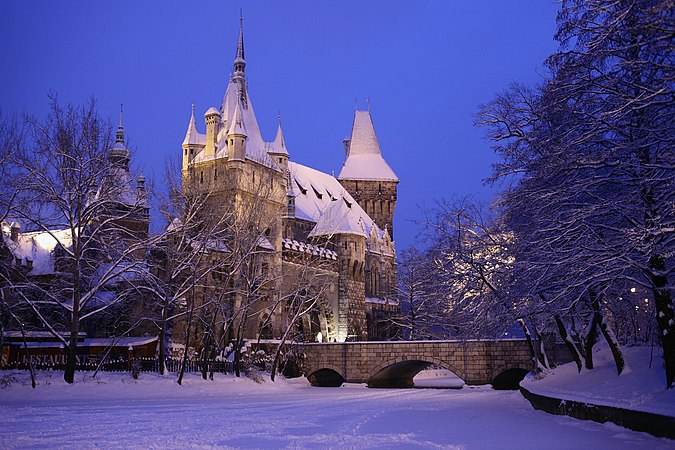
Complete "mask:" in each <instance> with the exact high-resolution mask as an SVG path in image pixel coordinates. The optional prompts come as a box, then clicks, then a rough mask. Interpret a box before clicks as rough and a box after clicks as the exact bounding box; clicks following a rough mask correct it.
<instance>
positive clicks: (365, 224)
mask: <svg viewBox="0 0 675 450" xmlns="http://www.w3.org/2000/svg"><path fill="white" fill-rule="evenodd" d="M288 171H289V178H290V182H291V186H290V188H291V191H292V193H293V196H294V197H295V217H297V218H300V219H304V220H308V221H310V222H315V223H316V226H315V227H314V229H313V230H312V232H311V233H310V236H321V235H331V234H341V233H351V234H358V235H362V236H365V237H367V236H368V235H369V234H370V233H371V229H372V228H374V229H375V231H376V233H377V234H378V235H379V236H380V237H383V236H384V232H383V231H382V230H380V229H379V227H378V226H377V225H376V224H375V222H373V220H372V219H371V218H370V217H369V216H368V214H366V212H365V211H364V210H363V209H362V208H361V206H359V204H358V203H357V202H356V201H355V200H354V198H353V197H352V196H351V195H350V194H349V192H347V190H346V189H345V188H344V187H343V186H342V185H341V184H340V182H339V181H338V180H337V179H336V178H335V177H334V176H332V175H329V174H327V173H323V172H320V171H318V170H315V169H312V168H310V167H307V166H303V165H302V164H298V163H295V162H292V161H291V162H289V163H288Z"/></svg>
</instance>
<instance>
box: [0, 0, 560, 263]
mask: <svg viewBox="0 0 675 450" xmlns="http://www.w3.org/2000/svg"><path fill="white" fill-rule="evenodd" d="M240 8H242V9H243V14H244V36H245V47H246V61H247V67H246V73H247V77H248V81H249V93H250V95H251V101H252V103H253V105H254V107H255V111H256V114H257V118H258V122H259V124H260V128H261V131H262V133H263V138H265V139H266V140H272V139H273V138H274V133H275V131H276V123H277V114H278V113H279V112H281V115H282V123H283V129H284V134H285V138H286V143H287V146H288V149H289V152H290V157H291V159H292V160H294V161H297V162H299V163H302V164H305V165H309V166H311V167H314V168H317V169H320V170H322V171H325V172H328V173H331V172H335V173H336V174H337V173H339V171H340V168H341V167H342V163H343V161H344V149H343V145H342V140H343V139H344V138H345V137H348V136H349V133H350V130H351V125H352V120H353V115H354V109H355V107H357V106H358V108H359V109H366V108H367V107H368V105H367V100H366V99H370V105H371V114H372V117H373V121H374V124H375V130H376V132H377V135H378V138H379V141H380V147H381V148H382V152H383V155H384V157H385V159H386V160H387V161H388V163H389V165H390V166H391V167H392V168H393V170H394V171H395V172H396V174H397V175H398V177H399V178H400V180H401V181H400V183H399V186H398V204H397V206H396V216H395V227H396V236H395V238H396V244H397V248H398V249H399V251H400V250H402V249H403V248H406V247H407V246H409V245H411V244H413V243H414V242H415V239H416V235H417V233H418V231H419V229H420V227H419V225H417V224H416V223H414V220H415V219H416V218H417V217H419V216H420V209H419V207H420V206H421V205H423V204H425V205H427V206H431V205H432V204H433V202H434V200H435V199H441V198H447V199H451V198H454V197H457V196H466V195H473V196H476V197H477V198H479V199H482V200H485V201H489V200H490V198H491V196H492V194H493V190H492V189H490V188H489V187H486V186H484V185H483V179H485V178H486V177H487V176H488V175H489V174H490V170H491V168H490V165H491V163H492V162H494V160H495V157H494V155H493V152H492V150H491V149H490V143H489V142H487V141H485V140H484V138H483V136H484V130H481V129H478V128H475V127H474V126H473V116H474V114H475V113H476V112H477V109H478V106H479V105H480V104H481V103H485V102H487V101H489V100H490V99H491V98H493V97H494V95H495V94H496V93H497V92H499V91H501V90H503V89H505V88H506V87H507V86H508V85H509V83H511V82H513V81H519V82H524V83H536V82H538V81H539V80H540V79H541V77H542V74H543V73H544V69H543V66H542V63H543V61H544V59H545V58H546V56H548V55H549V54H551V53H552V52H553V51H555V50H556V48H557V44H556V43H555V41H554V40H553V34H554V33H555V29H556V24H555V16H556V13H557V11H558V10H559V4H558V2H557V1H555V0H484V1H466V0H464V1H459V0H443V1H441V0H438V1H363V0H342V1H339V2H334V1H316V0H311V1H310V0H307V1H278V0H277V1H272V0H270V1H223V0H221V1H199V2H197V1H195V2H188V1H105V2H104V1H58V2H57V1H29V0H21V1H18V0H17V1H15V0H4V1H2V2H0V40H1V42H2V46H0V61H2V71H0V110H2V112H3V114H11V113H19V114H20V113H30V114H34V115H37V116H39V117H42V116H44V115H45V114H46V113H47V109H48V99H47V94H48V93H49V92H55V93H57V94H58V96H59V98H60V100H61V101H62V102H71V103H76V104H80V103H83V102H86V101H87V99H88V98H89V97H90V96H92V95H93V96H94V97H95V98H96V99H97V101H98V107H99V111H100V113H101V114H102V115H103V116H105V117H109V118H110V120H111V122H113V123H115V122H116V121H117V117H118V114H119V105H120V103H123V104H124V125H125V131H126V135H127V138H128V141H129V143H130V145H131V146H132V148H133V149H134V150H135V152H134V156H133V158H134V162H133V164H134V166H135V167H137V168H139V169H142V171H143V173H144V174H145V175H146V176H148V177H151V178H152V179H153V180H154V181H155V184H156V185H157V186H158V187H161V186H162V184H163V183H162V174H163V172H164V161H165V159H166V158H167V157H168V156H169V155H170V154H172V153H175V154H179V153H180V145H181V142H182V141H183V138H184V136H185V130H186V127H187V124H188V120H189V117H190V105H191V103H192V102H194V103H195V108H196V112H197V115H198V127H199V129H200V131H201V132H204V131H205V129H204V125H203V118H201V115H202V114H203V113H204V112H205V111H206V110H207V109H208V108H209V107H210V106H219V105H220V102H221V100H222V97H223V94H224V93H225V88H226V86H227V81H228V79H229V75H230V73H231V71H232V61H233V59H234V54H235V49H236V39H237V33H238V28H239V10H240Z"/></svg>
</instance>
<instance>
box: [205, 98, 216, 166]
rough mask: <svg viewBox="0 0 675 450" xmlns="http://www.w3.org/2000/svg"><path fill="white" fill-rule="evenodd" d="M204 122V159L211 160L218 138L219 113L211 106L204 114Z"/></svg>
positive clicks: (214, 153)
mask: <svg viewBox="0 0 675 450" xmlns="http://www.w3.org/2000/svg"><path fill="white" fill-rule="evenodd" d="M204 121H205V122H206V146H205V147H204V157H205V158H213V157H214V156H215V155H216V144H217V141H216V140H217V138H218V125H219V124H220V112H218V110H217V109H216V108H214V107H213V106H212V107H210V108H209V109H208V110H207V111H206V113H204Z"/></svg>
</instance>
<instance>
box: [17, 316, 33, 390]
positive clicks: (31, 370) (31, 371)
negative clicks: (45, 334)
mask: <svg viewBox="0 0 675 450" xmlns="http://www.w3.org/2000/svg"><path fill="white" fill-rule="evenodd" d="M19 326H20V327H21V338H22V339H23V346H24V348H25V349H26V360H27V361H28V371H29V372H30V385H31V387H32V388H33V389H35V371H34V370H33V360H32V359H31V357H30V354H29V353H28V342H26V330H25V328H24V326H23V323H22V322H19Z"/></svg>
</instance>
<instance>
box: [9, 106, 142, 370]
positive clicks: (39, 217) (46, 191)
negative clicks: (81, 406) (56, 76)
mask: <svg viewBox="0 0 675 450" xmlns="http://www.w3.org/2000/svg"><path fill="white" fill-rule="evenodd" d="M27 123H28V127H29V131H30V146H29V148H28V151H27V153H26V155H25V157H24V158H23V159H22V161H21V164H22V167H23V169H24V170H25V172H26V173H27V174H28V176H27V178H26V181H25V184H26V189H25V191H24V192H25V193H26V207H24V208H21V209H20V210H16V214H17V216H18V217H20V219H21V220H22V221H23V222H24V223H26V224H28V226H29V227H30V228H31V229H32V230H35V231H36V232H40V233H42V234H43V235H44V236H46V237H47V238H48V239H49V240H51V243H52V244H53V247H54V251H53V252H52V256H51V257H52V258H53V261H54V262H53V264H54V270H55V272H56V273H55V276H54V277H53V278H52V279H51V280H49V281H48V282H44V281H45V280H36V279H34V278H30V277H26V278H25V279H24V280H23V282H21V283H15V284H14V286H13V288H14V292H15V293H16V295H17V296H18V298H19V299H20V301H21V302H22V304H23V305H24V306H25V307H26V308H27V309H28V310H29V311H30V312H31V313H32V314H33V315H34V317H35V318H36V320H37V321H38V322H39V323H40V325H41V326H42V327H44V328H45V329H47V330H49V331H50V332H51V333H52V334H53V335H54V336H55V337H56V338H57V339H59V340H60V341H61V342H62V343H63V345H64V346H65V348H66V351H67V356H66V366H65V372H64V379H65V381H66V382H68V383H72V382H73V380H74V373H75V366H76V358H77V342H78V335H79V332H80V331H81V328H82V321H84V320H86V319H87V318H90V317H94V316H96V315H98V314H101V313H102V311H104V310H106V309H107V308H110V307H111V306H113V305H115V304H117V303H118V302H119V301H120V300H119V299H118V298H115V297H113V298H112V299H110V298H108V297H107V296H106V297H105V298H104V296H102V295H101V294H102V293H103V292H104V291H105V290H110V289H113V288H114V287H115V286H116V285H117V283H125V282H126V281H128V280H130V279H132V278H133V277H135V276H137V275H138V276H140V274H142V273H144V272H145V270H146V265H145V264H144V261H143V256H144V253H145V248H146V245H147V242H146V241H145V239H144V238H142V237H140V238H139V236H137V235H136V233H135V232H134V230H132V229H130V228H129V221H130V220H133V219H135V218H138V215H139V214H140V215H143V214H145V215H147V206H146V205H145V203H144V199H143V196H141V195H137V196H129V195H128V194H129V193H130V192H131V193H136V189H137V186H135V185H131V186H130V185H129V184H130V183H131V182H132V179H131V178H123V179H121V180H120V179H119V178H118V177H117V175H118V174H119V169H120V166H119V164H124V163H123V162H120V161H121V160H120V158H122V159H124V157H125V155H121V154H115V153H114V152H113V151H112V150H113V149H112V145H111V143H112V140H111V133H110V127H109V126H108V125H107V124H106V123H105V122H104V121H103V120H101V119H100V118H99V116H98V115H97V113H96V107H95V103H94V101H93V100H92V101H90V102H89V104H88V105H86V106H84V107H75V106H72V105H69V106H67V107H63V106H61V105H60V104H59V103H58V101H57V99H56V97H51V114H50V115H49V117H48V118H47V119H46V120H45V121H39V120H37V119H34V118H28V119H27ZM126 162H127V163H128V158H127V160H126ZM132 197H133V200H130V199H131V198H132Z"/></svg>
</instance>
